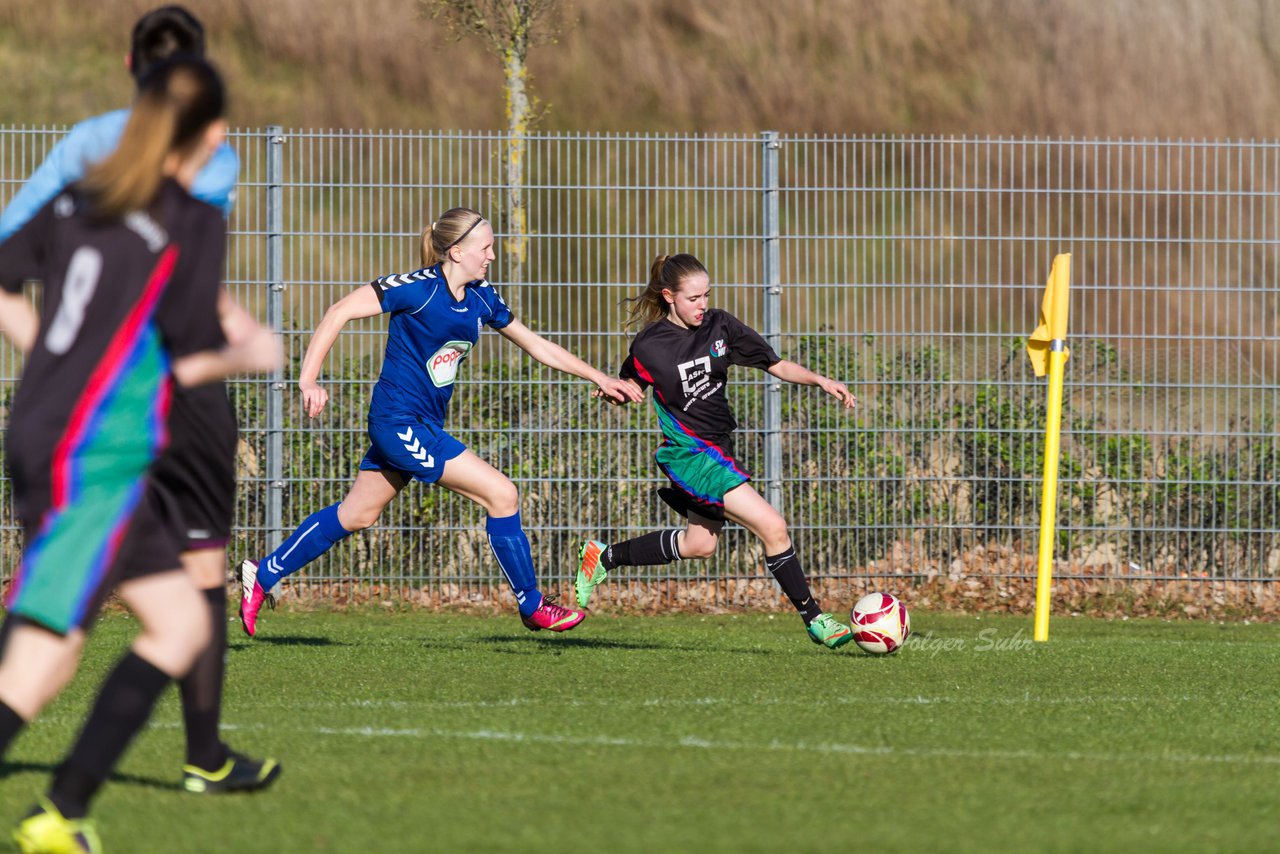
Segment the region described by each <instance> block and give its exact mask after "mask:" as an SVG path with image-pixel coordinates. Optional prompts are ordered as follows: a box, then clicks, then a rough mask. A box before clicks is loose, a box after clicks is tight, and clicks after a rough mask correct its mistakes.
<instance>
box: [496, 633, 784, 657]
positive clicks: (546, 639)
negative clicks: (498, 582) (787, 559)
mask: <svg viewBox="0 0 1280 854" xmlns="http://www.w3.org/2000/svg"><path fill="white" fill-rule="evenodd" d="M476 640H477V641H478V642H480V643H491V644H495V645H498V644H504V645H506V646H505V647H503V648H501V649H500V651H501V652H506V653H517V654H535V653H536V654H542V653H543V652H545V651H547V650H555V649H566V648H567V649H594V650H600V649H627V650H659V651H662V652H692V653H708V652H724V653H732V654H733V655H782V654H786V651H785V650H775V649H745V648H734V649H729V648H725V647H720V646H716V647H711V646H689V645H688V644H671V643H660V642H649V641H622V640H608V639H605V638H593V637H582V636H572V637H564V636H559V637H557V636H555V635H537V636H534V637H529V636H527V635H489V636H487V637H479V638H476ZM530 644H533V645H534V646H532V647H530V646H529V645H530ZM520 647H525V649H520Z"/></svg>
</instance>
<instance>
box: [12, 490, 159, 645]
mask: <svg viewBox="0 0 1280 854" xmlns="http://www.w3.org/2000/svg"><path fill="white" fill-rule="evenodd" d="M20 505H21V506H22V507H23V513H24V518H23V524H24V526H25V529H26V547H25V548H24V549H23V553H22V561H21V563H20V565H19V567H18V570H17V572H16V573H15V574H14V579H13V583H12V584H11V585H10V587H9V595H8V601H7V604H8V607H9V610H10V611H11V612H12V613H13V614H15V615H17V616H20V617H24V618H26V619H27V620H29V621H31V622H33V623H36V624H38V625H41V626H44V627H45V628H47V629H49V630H50V631H54V632H57V633H58V634H62V635H65V634H67V633H68V632H71V631H73V630H75V629H77V628H87V627H88V626H89V624H90V623H92V622H93V618H94V617H95V616H97V613H98V611H99V610H100V609H101V608H102V604H103V602H105V601H106V598H107V596H108V595H109V594H110V593H111V591H112V590H114V589H115V587H116V586H117V585H118V584H120V583H121V582H124V581H129V580H131V579H135V578H142V577H145V576H148V575H155V574H158V573H161V572H171V571H176V570H181V568H182V561H181V558H180V557H179V552H180V550H181V539H180V536H179V534H178V530H179V528H180V525H179V522H178V518H177V507H176V505H175V503H174V501H173V499H172V497H171V496H169V495H168V494H167V493H166V492H165V491H164V489H163V488H162V487H160V486H158V485H157V484H156V483H155V482H154V481H152V480H150V479H149V478H145V477H144V478H141V479H139V480H137V481H135V482H133V483H124V484H118V485H114V486H100V485H95V486H90V487H86V488H84V489H83V490H81V491H79V492H78V493H77V494H76V495H74V496H72V497H71V498H70V499H69V500H68V501H67V502H66V503H65V504H64V505H63V506H62V507H59V508H57V509H54V508H52V507H49V506H47V505H46V506H45V507H44V508H41V507H39V506H38V504H36V503H33V502H32V501H30V500H28V501H23V502H20Z"/></svg>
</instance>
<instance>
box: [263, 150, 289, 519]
mask: <svg viewBox="0 0 1280 854" xmlns="http://www.w3.org/2000/svg"><path fill="white" fill-rule="evenodd" d="M282 130H283V129H282V128H281V127H280V126H279V125H270V126H268V127H267V136H266V143H267V325H268V326H270V327H271V328H272V329H274V330H275V331H276V332H277V333H279V332H283V330H284V193H283V183H284V142H285V137H284V134H283V133H282ZM284 390H285V382H284V367H283V366H281V368H280V369H279V370H276V371H273V372H272V373H271V376H270V378H269V380H268V382H267V443H266V445H267V447H266V456H267V520H266V521H267V526H266V527H267V536H268V539H269V540H270V541H272V542H276V541H278V540H279V539H280V538H282V537H283V536H284V486H285V484H284Z"/></svg>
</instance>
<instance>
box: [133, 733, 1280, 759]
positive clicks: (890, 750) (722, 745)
mask: <svg viewBox="0 0 1280 854" xmlns="http://www.w3.org/2000/svg"><path fill="white" fill-rule="evenodd" d="M152 726H153V727H155V728H157V729H178V728H180V727H181V726H182V725H181V724H179V723H154V724H152ZM222 729H224V730H228V731H232V732H236V731H239V732H246V731H260V730H268V729H271V727H269V726H267V725H265V724H247V725H242V726H241V725H236V724H226V723H224V724H223V725H222ZM291 729H292V731H293V732H296V733H301V734H305V735H320V736H324V735H329V736H337V737H339V738H398V739H435V740H442V741H499V742H515V743H521V744H554V745H563V746H568V747H619V748H632V749H642V750H709V751H750V752H771V751H783V752H788V753H819V754H839V755H846V756H916V757H924V758H935V757H936V758H948V759H997V760H1012V761H1025V760H1035V761H1043V760H1050V761H1052V760H1059V761H1069V762H1122V763H1133V762H1144V763H1145V762H1172V763H1185V764H1208V765H1280V756H1274V755H1267V754H1264V755H1260V756H1250V755H1242V754H1216V755H1215V754H1195V753H1084V752H1080V751H1064V752H1061V753H1053V752H1044V751H1036V750H975V749H967V748H966V749H960V748H949V747H892V746H873V745H862V744H840V743H832V742H807V741H782V740H779V739H773V740H771V741H759V742H750V741H721V740H719V739H712V738H700V737H698V736H693V735H686V736H684V737H682V738H678V739H639V738H622V737H614V736H607V735H593V736H577V735H557V734H554V733H536V732H511V731H504V730H494V729H475V730H447V729H435V728H430V729H424V728H419V727H408V728H391V727H368V726H364V727H292V728H291Z"/></svg>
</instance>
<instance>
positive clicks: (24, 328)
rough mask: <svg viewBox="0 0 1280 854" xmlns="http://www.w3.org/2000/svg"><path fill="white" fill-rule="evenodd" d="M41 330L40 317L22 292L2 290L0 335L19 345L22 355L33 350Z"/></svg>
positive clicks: (0, 294)
mask: <svg viewBox="0 0 1280 854" xmlns="http://www.w3.org/2000/svg"><path fill="white" fill-rule="evenodd" d="M39 331H40V318H39V316H38V315H36V310H35V309H34V308H32V307H31V303H30V302H28V301H27V298H26V297H24V296H23V295H22V294H21V293H16V294H11V293H9V292H8V291H0V335H3V336H4V337H5V338H7V339H8V340H9V343H10V344H12V345H13V346H15V347H17V348H18V350H19V351H21V352H22V355H24V356H25V355H27V354H28V353H30V352H31V348H32V347H33V346H35V343H36V333H37V332H39Z"/></svg>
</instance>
